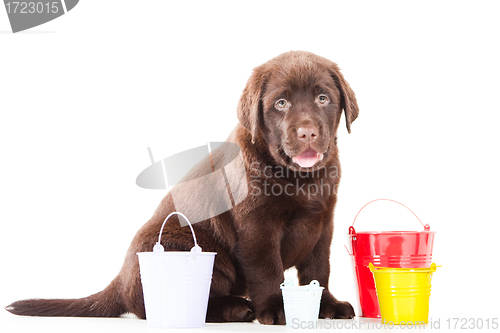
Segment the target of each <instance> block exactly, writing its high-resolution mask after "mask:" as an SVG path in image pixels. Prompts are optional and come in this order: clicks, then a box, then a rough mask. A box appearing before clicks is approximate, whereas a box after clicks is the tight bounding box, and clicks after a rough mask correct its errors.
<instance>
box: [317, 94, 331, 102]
mask: <svg viewBox="0 0 500 333" xmlns="http://www.w3.org/2000/svg"><path fill="white" fill-rule="evenodd" d="M329 101H330V100H329V99H328V97H327V96H325V95H319V96H318V102H319V104H326V103H328V102H329Z"/></svg>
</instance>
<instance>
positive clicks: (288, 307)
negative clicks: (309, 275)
mask: <svg viewBox="0 0 500 333" xmlns="http://www.w3.org/2000/svg"><path fill="white" fill-rule="evenodd" d="M293 284H294V283H293V279H286V280H285V282H283V283H282V284H281V286H280V288H281V292H282V294H283V305H284V307H285V320H286V326H289V327H297V325H299V326H298V327H301V326H303V325H305V324H303V323H304V322H305V323H307V324H309V323H310V322H313V323H314V324H315V325H316V323H317V321H318V317H319V306H320V304H321V294H322V293H323V289H325V288H324V287H320V285H319V282H318V281H316V280H313V281H311V283H310V284H308V285H305V286H295V285H293Z"/></svg>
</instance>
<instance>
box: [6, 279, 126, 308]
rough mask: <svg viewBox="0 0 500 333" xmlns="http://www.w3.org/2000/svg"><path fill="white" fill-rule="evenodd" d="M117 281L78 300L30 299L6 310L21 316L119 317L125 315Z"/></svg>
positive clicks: (13, 304) (12, 305) (16, 303)
mask: <svg viewBox="0 0 500 333" xmlns="http://www.w3.org/2000/svg"><path fill="white" fill-rule="evenodd" d="M117 284H118V281H117V280H116V279H115V280H113V282H111V284H110V285H109V286H108V287H106V289H104V290H103V291H101V292H99V293H97V294H94V295H91V296H89V297H85V298H78V299H28V300H24V301H17V302H14V303H12V304H11V305H9V306H7V307H6V308H5V309H6V310H7V311H9V312H11V313H13V314H16V315H20V316H43V317H119V316H120V315H122V314H124V313H125V308H124V306H123V305H122V302H121V299H120V295H119V293H118V288H117Z"/></svg>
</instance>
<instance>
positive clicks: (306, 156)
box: [292, 148, 324, 168]
mask: <svg viewBox="0 0 500 333" xmlns="http://www.w3.org/2000/svg"><path fill="white" fill-rule="evenodd" d="M323 157H324V155H323V154H322V153H318V152H317V151H316V150H314V149H311V148H309V149H307V150H306V151H304V152H303V153H302V154H300V155H297V156H295V157H292V161H293V162H295V163H297V164H298V165H299V166H300V167H302V168H310V167H312V166H314V165H315V164H316V163H318V162H320V161H322V160H323Z"/></svg>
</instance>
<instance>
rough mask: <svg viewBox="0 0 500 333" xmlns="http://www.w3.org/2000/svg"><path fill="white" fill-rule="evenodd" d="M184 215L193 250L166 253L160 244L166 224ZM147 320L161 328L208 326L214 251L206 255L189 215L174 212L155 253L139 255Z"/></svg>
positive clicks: (148, 322) (155, 247) (151, 324)
mask: <svg viewBox="0 0 500 333" xmlns="http://www.w3.org/2000/svg"><path fill="white" fill-rule="evenodd" d="M172 215H180V216H182V217H183V218H184V219H185V220H186V221H187V223H188V225H189V227H190V228H191V233H192V235H193V240H194V244H195V245H194V247H193V248H192V249H191V251H189V252H188V251H167V252H165V251H164V249H163V246H161V245H160V239H161V235H162V233H163V227H164V226H165V223H166V222H167V220H168V219H169V218H170V217H171V216H172ZM137 255H138V257H139V266H140V272H141V282H142V290H143V294H144V305H145V308H146V321H147V324H148V326H151V327H159V328H194V327H201V326H204V325H205V318H206V315H207V306H208V297H209V294H210V285H211V283H212V273H213V267H214V260H215V255H216V253H215V252H203V251H202V249H201V248H200V247H199V246H198V243H197V241H196V235H195V233H194V230H193V227H192V225H191V223H190V222H189V220H188V219H187V217H186V216H184V215H183V214H181V213H177V212H174V213H172V214H170V215H168V216H167V218H166V219H165V221H164V222H163V225H162V227H161V231H160V235H159V237H158V242H157V243H156V245H155V246H154V248H153V252H139V253H137Z"/></svg>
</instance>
